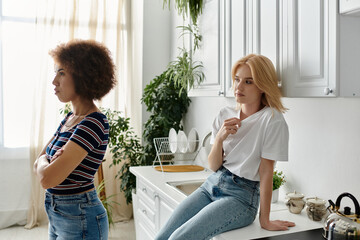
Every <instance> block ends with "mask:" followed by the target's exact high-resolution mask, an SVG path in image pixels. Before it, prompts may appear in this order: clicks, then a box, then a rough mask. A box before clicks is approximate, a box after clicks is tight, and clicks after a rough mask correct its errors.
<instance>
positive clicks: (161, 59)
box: [132, 0, 173, 136]
mask: <svg viewBox="0 0 360 240" xmlns="http://www.w3.org/2000/svg"><path fill="white" fill-rule="evenodd" d="M132 12H133V18H134V19H132V21H133V24H132V25H133V31H134V32H133V35H134V39H133V41H134V43H133V44H134V46H133V49H134V63H133V64H134V67H133V68H134V70H133V77H134V81H138V82H139V83H140V84H142V89H143V88H144V87H145V86H146V85H147V84H149V83H150V81H151V80H152V79H154V78H155V77H156V76H158V75H160V74H161V73H163V72H164V71H165V70H166V66H167V65H168V64H169V62H170V55H171V43H172V42H173V40H172V35H173V34H171V31H173V28H172V17H171V11H169V10H168V8H165V9H163V1H162V0H134V1H133V2H132ZM142 95H143V91H142V92H141V93H139V94H137V95H136V97H137V98H138V101H140V99H141V97H142ZM141 115H142V116H141V119H142V126H141V127H142V129H141V131H139V132H138V133H137V134H138V135H139V136H141V134H142V132H143V126H144V123H145V122H146V121H147V119H148V118H149V113H148V112H147V111H146V106H145V105H144V104H142V110H141Z"/></svg>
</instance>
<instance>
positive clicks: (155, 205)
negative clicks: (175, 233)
mask: <svg viewBox="0 0 360 240" xmlns="http://www.w3.org/2000/svg"><path fill="white" fill-rule="evenodd" d="M175 207H176V206H175V205H174V204H171V203H170V201H168V200H167V197H166V196H165V195H161V194H159V193H158V191H157V190H155V189H154V188H153V187H151V184H150V183H148V182H147V181H145V180H143V179H141V178H138V177H137V179H136V194H133V212H134V221H135V231H136V239H140V240H152V239H154V238H155V235H156V233H157V232H158V231H159V230H160V228H161V227H162V226H163V225H164V224H165V222H166V221H167V220H168V218H169V217H170V216H171V214H172V212H173V210H174V209H175Z"/></svg>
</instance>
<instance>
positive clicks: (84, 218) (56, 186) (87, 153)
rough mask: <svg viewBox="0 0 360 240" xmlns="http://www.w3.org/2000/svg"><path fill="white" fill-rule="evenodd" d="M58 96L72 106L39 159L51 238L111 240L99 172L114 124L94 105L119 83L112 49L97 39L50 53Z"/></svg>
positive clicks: (37, 168) (37, 165)
mask: <svg viewBox="0 0 360 240" xmlns="http://www.w3.org/2000/svg"><path fill="white" fill-rule="evenodd" d="M50 55H51V56H52V57H53V59H54V62H55V74H56V75H55V78H54V80H53V81H52V84H53V85H54V86H55V89H54V91H55V95H56V96H57V97H58V99H59V100H60V101H61V102H64V103H66V102H71V104H72V109H73V111H71V112H70V113H69V114H67V115H66V117H65V118H64V119H63V120H62V121H61V123H60V126H59V127H58V129H57V130H56V132H55V134H54V136H53V137H52V138H51V140H50V141H49V142H48V144H47V145H46V146H45V148H44V149H43V151H42V152H41V153H40V154H39V156H38V158H37V160H36V161H35V163H34V172H35V174H36V175H37V176H38V177H39V180H40V184H41V186H42V187H43V188H44V189H46V193H45V194H46V196H45V209H46V213H47V215H48V218H49V239H107V238H108V228H109V226H108V219H107V213H106V210H105V208H104V207H103V205H102V203H101V201H100V200H99V198H98V196H97V194H96V190H95V187H94V175H95V173H96V172H97V170H98V167H99V166H100V164H101V162H102V160H103V157H104V154H105V150H106V148H107V145H108V137H109V124H108V120H107V119H106V116H105V115H104V114H102V113H101V112H100V110H99V109H98V108H97V107H96V105H95V104H94V100H100V99H101V98H102V97H103V96H105V95H106V94H107V93H108V92H109V91H110V90H111V89H112V88H113V87H114V86H115V84H116V79H115V66H114V64H113V61H112V58H111V54H110V51H109V50H108V49H107V48H106V47H105V46H103V45H102V44H100V43H98V42H95V41H92V40H74V41H70V42H68V43H65V44H60V45H58V46H57V47H56V48H55V49H54V50H52V51H50Z"/></svg>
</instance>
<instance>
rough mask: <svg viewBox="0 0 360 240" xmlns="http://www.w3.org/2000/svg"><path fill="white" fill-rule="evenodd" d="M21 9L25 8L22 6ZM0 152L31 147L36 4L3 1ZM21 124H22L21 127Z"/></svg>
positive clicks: (18, 0) (1, 8)
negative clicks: (31, 90)
mask: <svg viewBox="0 0 360 240" xmlns="http://www.w3.org/2000/svg"><path fill="white" fill-rule="evenodd" d="M19 6H21V7H19ZM0 10H1V11H0V12H1V16H0V17H1V18H0V24H1V25H0V36H1V39H0V73H1V74H0V151H2V153H3V152H6V151H5V150H6V149H9V148H24V147H28V142H29V129H30V127H29V126H30V121H31V120H30V119H31V117H29V116H31V114H30V112H29V111H30V109H31V108H30V106H29V104H30V103H31V101H29V100H31V98H32V96H31V93H30V92H29V91H28V89H30V87H31V83H32V78H33V77H34V76H35V74H34V73H35V71H36V63H34V61H33V60H32V59H33V57H34V55H35V54H36V53H35V52H34V50H35V48H34V47H33V46H35V14H36V9H35V4H34V3H33V1H28V0H0ZM19 123H20V124H19Z"/></svg>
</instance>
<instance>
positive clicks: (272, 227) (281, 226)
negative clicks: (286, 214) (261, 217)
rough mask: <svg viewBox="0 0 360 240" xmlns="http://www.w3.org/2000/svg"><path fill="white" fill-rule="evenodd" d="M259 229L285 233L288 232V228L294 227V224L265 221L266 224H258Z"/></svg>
mask: <svg viewBox="0 0 360 240" xmlns="http://www.w3.org/2000/svg"><path fill="white" fill-rule="evenodd" d="M260 224H261V227H262V228H264V229H266V230H269V231H285V230H288V229H289V227H294V226H295V223H293V222H289V221H282V220H274V221H267V222H260Z"/></svg>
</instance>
